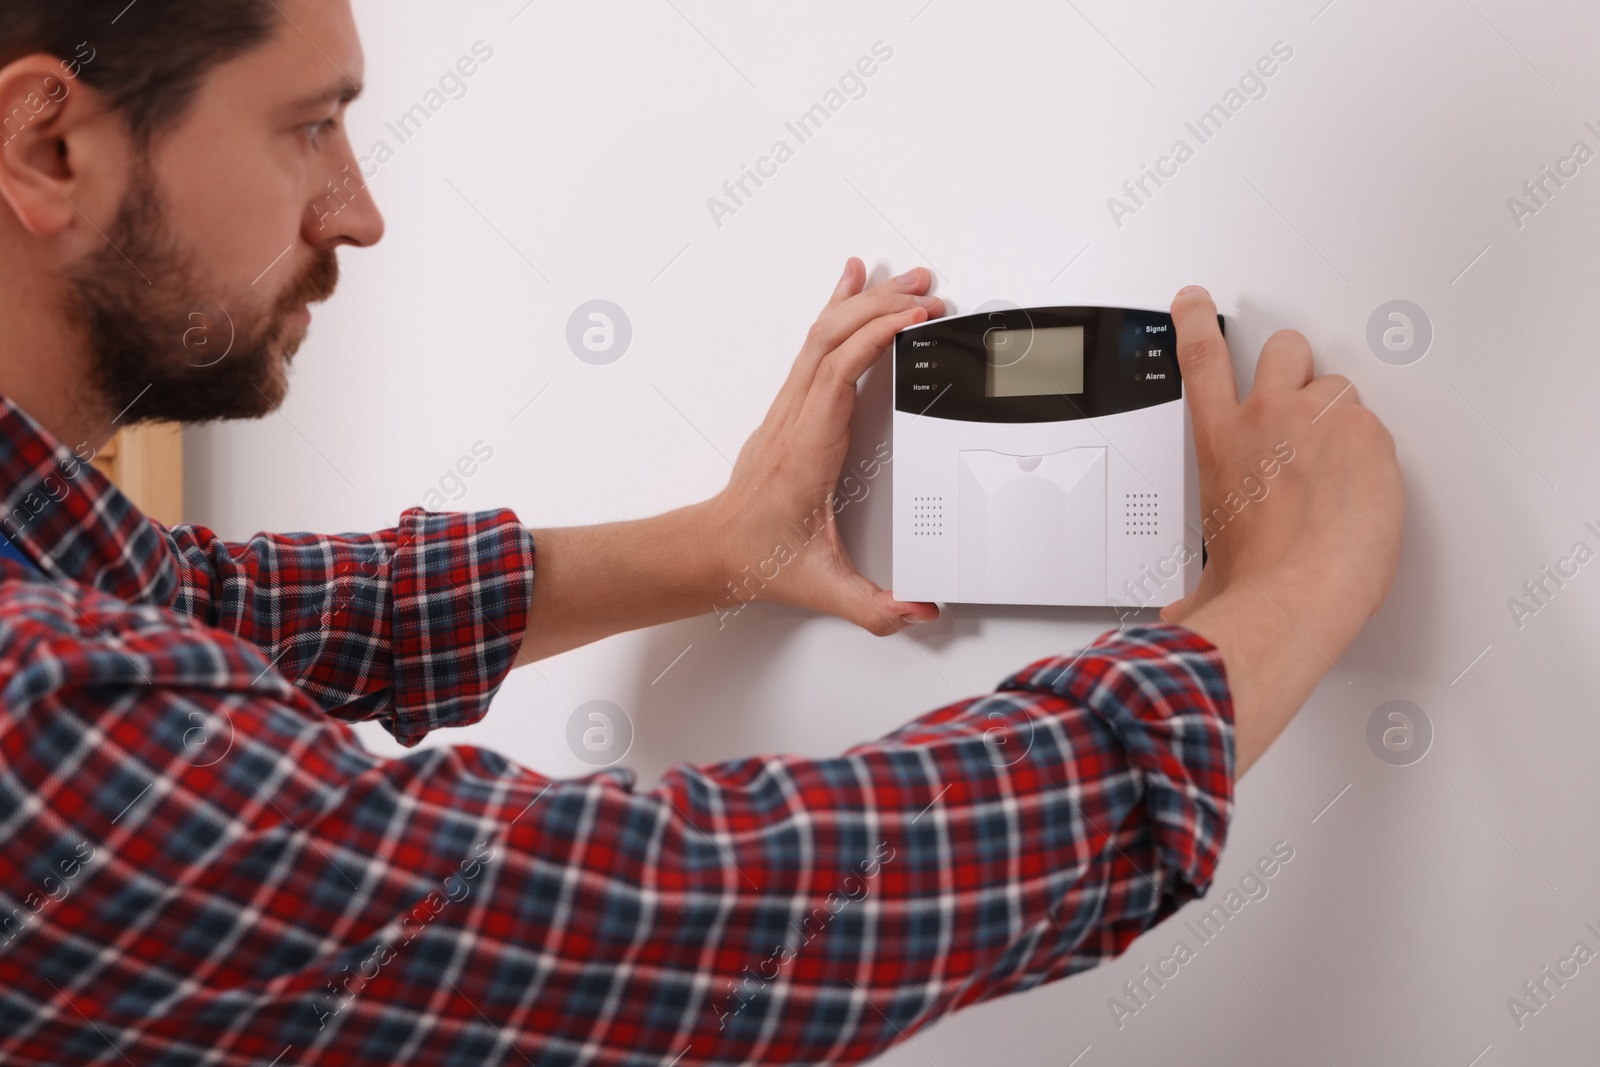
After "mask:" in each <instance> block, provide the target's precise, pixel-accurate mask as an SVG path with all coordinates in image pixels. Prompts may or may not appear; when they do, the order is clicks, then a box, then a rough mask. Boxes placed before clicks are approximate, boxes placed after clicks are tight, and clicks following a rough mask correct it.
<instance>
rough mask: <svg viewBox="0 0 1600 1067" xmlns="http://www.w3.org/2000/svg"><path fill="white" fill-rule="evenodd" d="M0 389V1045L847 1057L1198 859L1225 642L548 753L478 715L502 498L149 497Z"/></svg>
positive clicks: (502, 614)
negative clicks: (494, 507)
mask: <svg viewBox="0 0 1600 1067" xmlns="http://www.w3.org/2000/svg"><path fill="white" fill-rule="evenodd" d="M86 454H87V450H86V449H84V450H80V453H79V454H78V455H74V453H73V451H72V450H70V449H69V448H67V447H66V446H65V445H63V444H60V443H58V442H57V441H55V440H54V439H53V438H52V437H51V436H50V435H49V434H48V433H46V432H45V431H44V430H42V429H41V428H40V427H39V426H38V425H37V424H35V423H34V422H33V421H32V420H31V419H30V418H28V416H26V415H25V414H24V413H22V412H21V411H19V410H18V409H16V408H15V407H14V406H12V405H11V404H10V403H8V402H6V401H4V400H3V399H0V529H3V530H5V531H6V532H8V533H10V534H11V535H12V536H13V537H14V538H15V540H16V541H17V543H18V545H19V546H20V548H21V549H22V551H23V552H24V553H25V554H26V556H27V557H28V558H29V559H31V560H33V561H35V563H36V564H37V569H35V568H34V567H30V566H28V565H27V564H25V563H23V562H18V561H17V560H15V559H13V558H9V557H4V558H0V691H3V708H0V1063H5V1064H62V1065H71V1067H84V1065H90V1064H123V1063H131V1064H133V1065H135V1067H158V1065H165V1064H212V1065H244V1064H252V1065H257V1064H259V1065H267V1064H284V1065H288V1064H324V1065H335V1064H338V1065H346V1064H393V1063H426V1064H438V1065H447V1067H449V1065H460V1067H466V1065H472V1067H481V1065H484V1064H522V1063H527V1064H537V1065H539V1067H557V1065H566V1064H580V1063H581V1064H616V1065H643V1064H651V1065H661V1064H669V1063H671V1064H677V1065H680V1067H689V1065H693V1064H708V1063H719V1064H721V1063H853V1062H858V1061H861V1060H865V1059H869V1058H871V1057H872V1056H873V1055H875V1054H877V1053H880V1052H882V1051H883V1050H884V1049H886V1048H888V1047H889V1046H891V1045H893V1044H895V1043H896V1042H898V1041H900V1040H902V1039H904V1038H906V1037H908V1036H910V1035H914V1034H916V1033H917V1032H918V1031H919V1030H921V1029H922V1028H923V1027H926V1026H928V1025H929V1024H931V1023H933V1022H934V1021H935V1020H937V1019H939V1018H940V1017H941V1016H942V1015H944V1014H946V1013H948V1012H951V1011H955V1010H957V1009H959V1008H962V1007H965V1006H966V1005H969V1004H975V1003H978V1002H980V1001H984V1000H987V999H990V998H992V997H996V996H999V995H1001V994H1004V993H1011V992H1016V991H1019V990H1024V989H1028V988H1030V987H1032V986H1036V985H1038V984H1040V983H1042V982H1048V981H1052V980H1054V979H1057V978H1061V977H1063V976H1064V975H1068V974H1071V973H1073V972H1075V971H1080V970H1083V969H1085V968H1088V967H1092V966H1094V965H1095V964H1096V963H1098V962H1099V961H1101V960H1103V959H1106V958H1108V957H1111V956H1115V955H1117V954H1118V953H1120V952H1122V951H1123V950H1124V949H1125V948H1126V947H1127V946H1128V944H1129V943H1130V942H1131V941H1132V940H1133V939H1134V938H1135V937H1136V936H1138V934H1139V933H1140V932H1141V931H1143V930H1145V929H1147V928H1148V927H1149V926H1150V925H1151V924H1152V923H1154V922H1156V921H1158V920H1160V919H1161V918H1163V917H1165V916H1166V915H1167V914H1169V913H1170V912H1171V911H1172V910H1174V909H1175V908H1176V907H1177V906H1178V905H1180V904H1181V903H1183V902H1184V901H1186V900H1188V899H1191V898H1193V897H1194V896H1196V895H1198V894H1201V893H1203V892H1204V891H1205V890H1206V888H1207V887H1208V885H1209V884H1210V881H1211V878H1212V872H1213V869H1214V867H1215V864H1216V862H1217V857H1218V853H1219V851H1220V849H1221V847H1222V844H1223V839H1224V837H1225V835H1226V832H1227V827H1228V821H1229V817H1230V814H1231V811H1232V769H1233V728H1232V707H1231V704H1230V698H1229V693H1228V688H1227V684H1226V681H1225V678H1224V674H1223V670H1222V663H1221V660H1220V657H1219V656H1218V653H1217V651H1216V649H1215V648H1213V647H1212V646H1211V645H1210V644H1208V643H1207V642H1206V641H1204V640H1203V639H1202V638H1200V637H1199V636H1198V635H1196V634H1194V633H1192V632H1190V631H1188V630H1185V629H1181V628H1178V627H1167V626H1159V627H1147V628H1129V629H1125V630H1123V631H1121V632H1119V633H1115V634H1108V635H1106V636H1105V637H1103V638H1101V639H1100V640H1099V641H1097V642H1096V643H1095V644H1094V645H1092V646H1090V647H1089V648H1088V649H1086V650H1085V651H1084V652H1082V653H1080V654H1078V655H1076V656H1072V657H1061V658H1049V659H1044V660H1040V661H1038V662H1036V663H1033V664H1031V665H1029V666H1028V667H1026V668H1024V669H1022V670H1020V671H1018V672H1017V673H1015V674H1013V675H1012V676H1010V677H1008V678H1006V679H1005V680H1004V681H1002V682H1001V683H1000V685H999V687H998V688H997V689H996V690H995V691H994V692H991V693H987V694H984V695H981V696H975V697H971V698H968V699H964V700H961V701H958V702H956V703H953V704H950V705H948V706H946V707H942V708H938V709H936V710H934V711H931V712H929V713H928V714H926V715H923V716H922V717H920V718H918V719H916V720H914V721H913V722H911V723H909V724H907V725H906V726H904V727H901V728H900V729H898V730H895V731H894V732H893V733H891V734H889V735H888V736H887V737H883V738H881V739H879V740H876V741H872V742H870V743H867V744H863V745H858V746H856V747H855V748H852V749H850V750H849V751H848V752H845V753H844V754H843V755H840V756H838V757H835V758H829V759H807V758H800V757H795V756H777V755H766V756H754V757H751V758H749V759H743V760H734V761H730V762H726V763H720V764H716V765H713V766H700V767H695V766H689V765H679V766H676V767H674V768H673V769H672V770H671V771H669V772H668V773H667V774H666V775H665V776H664V777H663V778H662V779H661V781H660V782H659V783H658V784H656V785H655V786H654V787H653V788H651V789H649V790H646V791H639V790H637V789H636V788H635V782H634V778H633V775H632V773H631V772H630V771H628V770H627V769H625V768H611V769H608V770H605V771H602V772H597V773H595V774H591V775H588V776H586V777H582V778H576V779H569V780H556V781H553V780H550V779H547V778H544V777H542V776H540V775H538V774H535V773H534V772H532V771H530V770H527V769H524V768H522V767H519V766H517V765H515V764H513V763H511V762H510V761H508V760H506V759H504V758H503V757H501V756H499V755H496V754H495V753H493V752H489V751H485V750H483V749H479V748H474V747H471V746H465V745H463V746H459V747H455V748H439V749H426V750H418V751H417V752H415V753H412V754H409V755H408V756H406V757H405V758H402V759H385V758H380V757H378V756H376V755H374V754H372V753H371V752H368V751H367V750H365V749H364V748H363V747H362V746H361V745H360V743H359V742H358V741H357V739H356V737H355V735H354V733H353V731H352V730H351V729H350V727H349V725H348V723H350V722H352V721H355V720H364V719H375V720H377V721H378V722H380V723H382V724H383V725H384V726H385V727H387V728H388V730H389V731H390V732H391V733H392V734H393V735H394V736H395V737H396V738H398V739H399V740H400V741H401V742H402V743H403V744H406V745H408V746H409V745H414V744H415V743H416V742H417V741H418V740H419V739H421V738H422V737H424V736H425V735H427V734H428V733H429V731H431V730H434V729H437V728H440V727H447V726H461V725H465V724H467V723H471V722H474V721H476V720H477V719H479V718H480V717H481V716H483V714H484V713H485V712H486V711H487V710H488V706H489V701H490V698H491V697H492V696H493V695H494V693H495V691H496V689H497V688H498V687H499V685H500V683H501V681H502V680H503V679H504V677H505V675H506V673H507V672H508V670H509V669H510V667H511V663H512V660H513V658H514V655H515V653H516V649H517V646H518V644H519V642H520V640H521V636H522V633H523V630H524V627H525V624H526V621H527V613H528V605H529V602H530V596H531V592H532V583H533V581H534V544H533V539H532V536H531V534H530V533H529V532H528V531H527V530H526V529H525V528H523V527H522V526H521V525H520V524H519V523H518V522H517V521H516V517H515V516H514V515H513V514H511V513H510V512H509V511H491V512H482V513H478V514H470V515H458V514H437V513H429V512H426V511H423V510H421V509H412V510H409V511H407V512H406V513H405V514H404V515H403V516H402V517H401V520H400V525H399V526H398V527H397V528H396V529H391V530H384V531H381V532H378V533H373V534H362V535H347V536H339V537H328V536H313V535H309V534H290V535H266V534H262V535H258V536H256V537H255V538H253V539H251V540H250V541H248V542H245V543H242V544H229V543H226V542H224V541H222V540H220V539H219V538H218V537H217V536H216V535H214V534H213V533H211V532H210V531H208V530H206V529H203V528H200V527H196V526H178V527H173V528H171V529H167V528H164V527H162V526H160V525H158V524H157V523H155V522H153V521H151V520H149V519H147V518H145V517H144V516H143V515H141V514H140V513H139V512H138V511H137V510H136V509H135V508H134V507H133V505H132V504H131V503H130V502H129V501H128V499H127V498H126V497H125V496H124V495H123V494H122V493H120V492H119V491H118V490H117V489H116V488H114V487H113V486H112V485H111V484H110V483H109V482H107V481H106V479H105V478H103V477H102V476H101V475H100V474H99V473H98V472H97V471H96V470H94V469H93V468H92V467H90V466H89V465H88V464H86V463H85V462H83V456H84V455H86Z"/></svg>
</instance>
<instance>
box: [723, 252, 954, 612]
mask: <svg viewBox="0 0 1600 1067" xmlns="http://www.w3.org/2000/svg"><path fill="white" fill-rule="evenodd" d="M865 281H866V268H865V267H864V266H863V265H862V263H861V261H860V260H859V259H856V258H854V257H852V258H851V259H850V261H849V262H848V263H846V264H845V269H844V276H843V277H841V278H840V279H839V284H838V285H837V286H836V287H835V288H834V291H833V296H832V298H830V299H829V301H828V304H827V306H826V307H825V308H823V310H822V314H821V315H819V316H818V317H817V321H816V323H815V324H814V325H813V326H812V327H811V331H810V333H809V334H808V335H807V336H806V340H805V344H804V345H803V346H802V347H801V349H800V355H799V357H798V358H797V359H796V360H795V362H794V366H793V367H792V368H791V369H790V371H789V377H788V379H787V380H786V381H785V382H784V384H783V387H782V389H780V390H779V392H778V397H777V400H776V401H774V402H773V405H772V408H771V410H770V411H768V412H767V417H766V419H765V420H764V421H763V422H762V423H761V425H760V426H759V427H758V428H757V429H756V431H755V433H754V434H752V435H751V437H750V440H749V441H747V442H746V443H745V446H744V448H743V449H741V450H740V452H739V458H738V460H737V461H735V464H734V466H735V469H734V473H733V475H732V477H731V478H730V479H729V481H728V485H727V488H725V489H724V490H723V491H722V492H721V493H719V494H718V495H717V496H716V497H715V498H713V499H712V500H711V501H710V502H709V503H710V506H711V511H712V513H713V514H714V515H716V516H717V522H716V523H715V529H714V530H713V531H711V533H712V534H713V536H715V537H716V538H717V539H718V542H719V545H720V548H719V556H720V558H721V560H722V562H723V569H724V570H725V572H726V575H727V581H728V582H729V583H732V584H731V585H729V586H727V587H725V588H724V589H723V590H722V592H723V593H724V594H725V596H724V603H722V604H719V606H725V605H731V604H734V603H736V600H735V598H736V597H737V599H738V600H751V599H758V600H776V601H781V602H784V603H788V604H795V605H798V606H801V607H806V608H811V609H813V610H816V611H822V612H827V613H828V614H832V615H838V616H840V617H842V618H845V619H848V620H850V621H851V622H854V623H856V624H857V625H859V626H861V627H863V628H865V629H867V630H869V631H871V632H872V633H874V634H877V635H879V636H886V635H888V634H892V633H895V632H896V631H898V630H901V629H903V628H905V627H906V626H908V625H911V624H912V623H914V622H923V621H928V620H931V619H935V618H937V617H938V614H939V611H938V608H937V607H936V606H935V605H933V604H928V603H922V602H906V601H900V600H896V599H895V598H894V595H893V594H892V593H890V592H887V591H885V590H883V589H880V588H879V587H878V586H877V585H875V584H873V583H872V582H870V581H868V580H867V579H866V578H863V577H862V576H861V574H860V573H859V572H857V571H856V568H855V564H853V563H851V561H850V557H849V555H848V553H846V552H845V549H844V545H843V544H842V543H841V542H840V540H839V532H838V528H837V526H836V525H835V521H834V506H833V498H834V495H835V490H836V487H837V486H838V484H839V476H840V473H841V471H842V468H843V466H844V461H845V456H846V453H847V452H848V450H849V446H850V415H851V412H852V411H854V410H855V402H856V381H857V379H859V378H860V377H861V375H862V374H864V373H865V372H866V370H867V368H868V367H870V366H872V365H873V364H874V363H876V362H877V361H878V358H879V357H880V356H882V355H883V350H884V349H885V348H887V347H888V346H889V344H890V342H891V341H892V340H893V339H894V335H895V334H896V333H897V332H899V331H900V330H903V329H905V328H906V327H908V326H913V325H915V324H917V323H919V322H923V321H925V320H927V319H929V318H936V317H938V316H939V315H942V314H943V313H944V306H943V302H942V301H940V300H939V298H938V297H932V296H924V295H922V294H924V293H926V292H927V291H928V287H929V285H930V283H931V282H932V276H931V275H930V274H929V272H928V271H926V270H924V269H922V268H921V267H916V268H913V269H912V270H910V271H908V272H906V273H905V274H902V275H901V276H899V277H898V278H891V279H890V280H888V281H886V282H884V283H882V284H881V285H875V286H873V287H872V288H871V289H868V290H866V291H865V292H863V291H862V286H863V284H865Z"/></svg>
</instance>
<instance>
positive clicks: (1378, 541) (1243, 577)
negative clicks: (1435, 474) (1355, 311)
mask: <svg viewBox="0 0 1600 1067" xmlns="http://www.w3.org/2000/svg"><path fill="white" fill-rule="evenodd" d="M1172 317H1173V320H1174V324H1175V327H1176V330H1177V341H1178V364H1179V367H1180V368H1181V370H1182V372H1183V388H1184V395H1185V396H1186V397H1187V398H1188V403H1189V411H1190V414H1191V416H1192V419H1193V423H1194V437H1195V454H1196V458H1197V460H1198V462H1199V467H1200V499H1201V512H1202V514H1201V521H1202V523H1203V524H1204V525H1205V527H1206V548H1207V554H1208V557H1209V558H1208V560H1207V563H1206V569H1205V572H1204V573H1203V574H1202V575H1201V578H1200V584H1199V587H1198V588H1197V589H1196V590H1195V592H1194V593H1193V594H1192V595H1190V596H1188V597H1186V598H1184V599H1183V600H1181V601H1179V602H1178V603H1176V604H1172V605H1169V606H1168V607H1166V608H1164V609H1163V610H1162V612H1161V618H1162V620H1163V621H1164V622H1174V623H1181V624H1183V625H1185V626H1187V627H1189V628H1190V629H1192V630H1194V631H1195V632H1196V633H1199V634H1200V635H1201V636H1203V637H1205V638H1206V639H1207V640H1209V641H1211V643H1212V644H1214V645H1216V646H1217V647H1218V649H1219V650H1220V651H1221V652H1222V658H1223V661H1224V664H1225V666H1226V668H1227V673H1228V680H1229V688H1230V689H1231V690H1232V693H1233V699H1234V720H1235V725H1236V741H1237V744H1236V748H1235V751H1236V768H1235V776H1237V775H1240V774H1243V773H1244V771H1245V769H1246V768H1248V767H1249V766H1250V764H1251V763H1253V762H1254V761H1255V759H1256V757H1257V756H1259V755H1260V754H1261V752H1262V751H1263V750H1264V749H1265V748H1266V747H1267V745H1269V744H1270V743H1271V742H1272V740H1273V739H1274V738H1275V737H1277V735H1278V733H1279V732H1280V731H1281V730H1282V729H1283V727H1284V726H1285V725H1286V724H1287V723H1288V721H1289V719H1291V718H1292V717H1293V716H1294V713H1295V712H1296V711H1298V710H1299V709H1300V706H1301V705H1302V704H1304V703H1305V700H1306V698H1307V697H1308V696H1310V694H1311V691H1312V690H1313V689H1314V688H1316V685H1317V683H1318V681H1320V680H1321V678H1322V676H1323V675H1324V674H1325V673H1326V672H1327V671H1328V670H1329V669H1330V668H1331V667H1332V666H1333V663H1334V661H1336V660H1337V659H1338V658H1339V657H1340V656H1341V655H1343V654H1344V651H1345V649H1346V648H1348V647H1349V645H1350V642H1351V641H1353V640H1354V639H1355V636H1356V634H1357V633H1358V632H1359V631H1360V629H1361V627H1362V625H1364V624H1365V623H1366V621H1367V619H1368V618H1369V617H1371V615H1372V613H1373V612H1375V611H1377V609H1378V606H1379V605H1380V604H1382V603H1383V600H1384V598H1385V597H1386V596H1387V595H1388V593H1389V587H1390V585H1391V583H1392V582H1393V580H1394V573H1395V568H1396V567H1397V566H1398V563H1399V556H1400V533H1401V527H1402V524H1403V521H1404V493H1403V489H1402V486H1401V480H1400V467H1399V464H1398V463H1397V462H1396V461H1395V452H1394V440H1393V438H1391V437H1390V436H1389V432H1388V431H1387V430H1386V429H1384V426H1383V424H1382V423H1381V422H1379V421H1378V417H1377V416H1376V415H1374V414H1372V412H1370V411H1368V410H1367V409H1366V408H1364V407H1362V406H1361V403H1360V400H1359V398H1358V397H1357V395H1356V390H1355V387H1354V386H1353V385H1351V383H1350V382H1349V381H1348V380H1346V379H1345V378H1342V377H1340V376H1338V375H1324V376H1323V377H1320V378H1318V377H1316V376H1315V375H1314V372H1313V369H1312V358H1311V346H1310V345H1309V344H1308V343H1307V342H1306V339H1305V338H1304V337H1303V336H1301V335H1300V334H1299V333H1296V332H1295V331H1293V330H1280V331H1279V332H1277V333H1275V334H1273V335H1272V336H1271V337H1270V338H1268V339H1267V343H1266V345H1265V346H1263V347H1262V349H1261V358H1260V361H1259V362H1258V363H1257V365H1256V377H1255V384H1254V386H1253V387H1252V388H1251V390H1250V395H1249V396H1247V397H1246V398H1245V399H1244V400H1243V401H1240V400H1239V399H1238V395H1237V392H1236V389H1235V384H1234V377H1233V365H1232V363H1231V362H1230V361H1229V358H1228V347H1227V344H1226V342H1225V341H1224V340H1223V337H1222V331H1221V329H1220V328H1219V327H1218V325H1217V309H1216V305H1215V304H1213V303H1212V301H1211V297H1210V296H1209V295H1208V294H1207V293H1206V291H1205V290H1204V289H1201V288H1199V287H1198V286H1190V287H1189V288H1187V289H1184V290H1183V291H1182V292H1180V293H1179V294H1178V296H1177V298H1176V299H1175V300H1174V301H1173V303H1172Z"/></svg>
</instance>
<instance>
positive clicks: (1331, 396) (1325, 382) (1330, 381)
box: [1305, 374, 1361, 419]
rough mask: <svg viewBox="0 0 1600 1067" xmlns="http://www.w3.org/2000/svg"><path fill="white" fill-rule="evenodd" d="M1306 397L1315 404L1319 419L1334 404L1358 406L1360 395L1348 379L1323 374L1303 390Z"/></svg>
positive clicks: (1316, 416) (1341, 376) (1338, 375)
mask: <svg viewBox="0 0 1600 1067" xmlns="http://www.w3.org/2000/svg"><path fill="white" fill-rule="evenodd" d="M1305 392H1306V395H1307V396H1309V397H1310V398H1311V399H1312V400H1314V401H1315V402H1316V405H1317V414H1316V415H1315V416H1314V417H1313V418H1314V419H1319V418H1321V417H1322V413H1323V412H1325V411H1327V410H1328V409H1329V408H1331V407H1333V405H1335V404H1360V403H1361V394H1360V393H1358V392H1356V387H1355V384H1354V383H1353V382H1351V381H1350V379H1349V378H1346V377H1345V376H1344V375H1342V374H1324V375H1323V376H1322V377H1320V378H1317V379H1316V380H1314V381H1313V382H1312V383H1311V384H1310V385H1308V386H1306V388H1305Z"/></svg>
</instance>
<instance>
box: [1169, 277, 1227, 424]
mask: <svg viewBox="0 0 1600 1067" xmlns="http://www.w3.org/2000/svg"><path fill="white" fill-rule="evenodd" d="M1172 322H1173V328H1174V329H1175V330H1176V332H1177V335H1178V337H1177V341H1178V369H1179V371H1181V372H1182V374H1183V392H1184V395H1185V396H1186V397H1188V399H1189V410H1190V411H1191V412H1192V413H1193V415H1194V426H1195V435H1196V436H1197V437H1198V436H1201V435H1202V434H1203V433H1205V432H1207V431H1209V429H1210V427H1211V425H1212V424H1213V422H1215V421H1216V420H1217V419H1219V418H1221V417H1222V416H1223V415H1226V414H1227V413H1228V412H1229V411H1231V410H1232V409H1233V408H1235V407H1237V406H1238V404H1239V393H1238V387H1237V386H1236V385H1235V383H1234V378H1233V363H1232V362H1231V361H1230V360H1229V359H1228V343H1227V341H1225V340H1223V337H1222V327H1221V326H1220V325H1219V324H1218V322H1217V305H1216V304H1214V303H1212V302H1211V294H1210V293H1208V292H1206V291H1205V290H1204V289H1202V288H1200V287H1199V286H1198V285H1191V286H1189V287H1188V288H1186V289H1184V290H1183V291H1181V292H1180V293H1178V295H1177V296H1176V297H1174V298H1173V301H1172Z"/></svg>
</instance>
